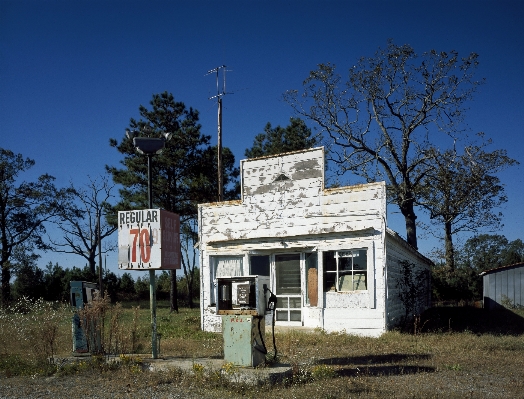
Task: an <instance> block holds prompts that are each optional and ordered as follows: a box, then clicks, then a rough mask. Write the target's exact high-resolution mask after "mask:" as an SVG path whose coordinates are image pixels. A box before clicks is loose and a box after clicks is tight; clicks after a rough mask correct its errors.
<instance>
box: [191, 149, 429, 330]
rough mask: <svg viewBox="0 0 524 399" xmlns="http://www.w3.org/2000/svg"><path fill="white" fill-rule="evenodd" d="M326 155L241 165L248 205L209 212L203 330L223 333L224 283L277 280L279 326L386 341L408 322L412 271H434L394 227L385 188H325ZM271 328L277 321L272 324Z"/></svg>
mask: <svg viewBox="0 0 524 399" xmlns="http://www.w3.org/2000/svg"><path fill="white" fill-rule="evenodd" d="M324 165H325V159H324V149H323V148H322V147H320V148H313V149H310V150H303V151H298V152H293V153H287V154H280V155H277V156H270V157H263V158H256V159H248V160H243V161H241V185H242V198H241V199H240V200H238V201H228V202H220V203H208V204H201V205H199V248H200V265H201V298H200V299H201V300H200V304H201V314H202V329H203V330H205V331H217V332H218V331H221V318H220V316H218V315H217V314H216V301H217V298H216V295H217V292H216V279H217V278H218V277H224V276H246V275H262V276H269V277H270V289H271V291H272V292H273V293H274V294H275V295H276V296H277V306H276V315H275V316H276V324H277V325H288V326H306V327H312V328H321V329H324V330H326V331H328V332H331V331H345V332H347V333H355V334H360V335H366V336H379V335H380V334H382V333H383V332H385V331H386V330H388V329H389V328H391V327H393V326H395V325H396V324H397V323H399V322H400V321H401V320H402V318H403V317H404V316H405V315H406V306H405V300H404V303H403V301H402V300H401V298H402V295H401V292H402V290H403V289H405V288H406V287H404V288H403V286H402V284H401V281H402V277H403V273H405V271H406V265H407V266H409V268H410V269H411V270H410V271H411V272H412V273H411V274H412V275H417V276H425V278H426V280H425V282H424V283H423V284H425V285H424V288H423V290H421V291H420V295H419V297H418V298H416V301H415V302H416V306H415V308H414V309H411V307H410V310H412V311H413V312H417V313H419V312H421V311H422V310H424V308H425V307H427V306H428V305H429V300H430V297H429V295H430V287H429V267H430V264H431V262H430V261H429V260H428V259H427V258H425V257H424V256H422V255H421V254H420V253H418V252H417V251H416V250H415V249H413V248H412V247H411V246H409V245H408V244H407V243H406V242H405V241H404V240H403V239H401V238H400V237H399V236H398V235H397V234H396V233H395V232H393V231H391V230H389V229H388V228H387V225H386V186H385V183H384V182H378V183H371V184H362V185H356V186H349V187H338V188H330V189H325V188H324ZM266 317H269V318H268V319H267V321H270V320H271V316H270V315H269V316H266Z"/></svg>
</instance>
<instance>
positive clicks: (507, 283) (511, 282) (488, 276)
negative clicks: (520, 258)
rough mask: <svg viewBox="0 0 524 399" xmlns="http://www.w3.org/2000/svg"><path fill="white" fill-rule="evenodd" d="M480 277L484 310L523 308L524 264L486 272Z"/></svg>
mask: <svg viewBox="0 0 524 399" xmlns="http://www.w3.org/2000/svg"><path fill="white" fill-rule="evenodd" d="M480 275H481V276H482V280H483V281H482V282H483V291H484V295H483V296H484V308H485V309H497V308H501V307H508V306H509V307H521V306H524V263H517V264H515V265H509V266H504V267H499V268H496V269H491V270H486V271H485V272H482V273H481V274H480Z"/></svg>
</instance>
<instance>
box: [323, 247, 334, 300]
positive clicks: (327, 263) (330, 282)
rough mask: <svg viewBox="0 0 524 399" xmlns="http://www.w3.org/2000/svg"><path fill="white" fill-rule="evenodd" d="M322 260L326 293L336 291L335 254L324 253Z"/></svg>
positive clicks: (331, 252)
mask: <svg viewBox="0 0 524 399" xmlns="http://www.w3.org/2000/svg"><path fill="white" fill-rule="evenodd" d="M322 260H323V261H324V291H335V282H336V281H335V280H336V278H337V275H336V271H337V263H336V259H335V252H334V251H327V252H323V253H322Z"/></svg>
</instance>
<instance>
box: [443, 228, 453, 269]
mask: <svg viewBox="0 0 524 399" xmlns="http://www.w3.org/2000/svg"><path fill="white" fill-rule="evenodd" d="M444 226H445V229H446V234H445V236H444V243H445V247H446V266H447V267H449V270H450V271H451V272H453V271H455V249H454V248H453V234H452V233H451V222H446V223H445V224H444Z"/></svg>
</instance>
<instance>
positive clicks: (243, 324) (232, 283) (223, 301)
mask: <svg viewBox="0 0 524 399" xmlns="http://www.w3.org/2000/svg"><path fill="white" fill-rule="evenodd" d="M268 286H269V277H268V276H242V277H219V278H217V284H216V289H217V296H216V298H217V309H216V310H217V314H218V315H221V316H222V335H223V337H224V360H225V361H226V362H230V363H233V364H234V365H237V366H244V367H256V366H258V365H259V364H260V363H263V362H265V360H266V354H267V349H266V345H265V342H264V337H265V330H266V323H265V313H266V298H265V293H266V290H267V287H268Z"/></svg>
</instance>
